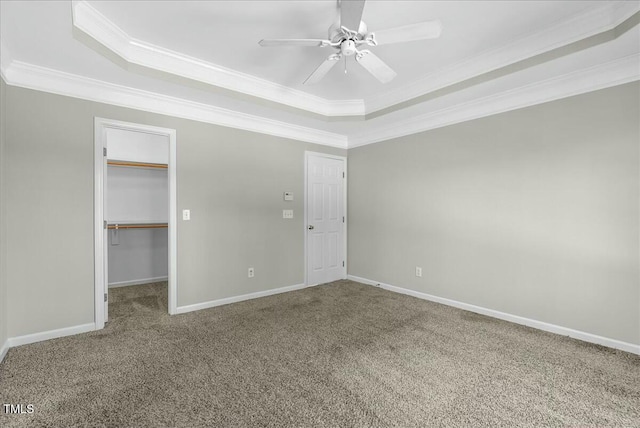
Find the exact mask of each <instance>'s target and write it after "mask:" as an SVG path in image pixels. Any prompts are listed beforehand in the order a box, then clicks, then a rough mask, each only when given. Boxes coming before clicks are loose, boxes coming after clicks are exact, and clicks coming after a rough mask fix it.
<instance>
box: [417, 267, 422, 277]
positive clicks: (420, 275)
mask: <svg viewBox="0 0 640 428" xmlns="http://www.w3.org/2000/svg"><path fill="white" fill-rule="evenodd" d="M416 276H417V277H422V268H421V267H418V266H416Z"/></svg>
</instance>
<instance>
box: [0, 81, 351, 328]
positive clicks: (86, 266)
mask: <svg viewBox="0 0 640 428" xmlns="http://www.w3.org/2000/svg"><path fill="white" fill-rule="evenodd" d="M7 104H8V105H9V106H10V109H9V110H7V112H6V113H7V123H8V124H9V126H8V128H7V130H6V131H7V135H6V143H7V147H6V155H7V160H8V161H7V164H6V166H7V179H8V181H9V182H10V183H11V185H10V186H9V187H8V188H7V197H6V205H7V221H8V223H7V224H8V230H7V242H8V246H9V248H10V251H9V252H8V258H7V261H8V263H7V271H6V275H7V284H8V300H9V301H10V302H11V306H10V307H9V310H8V316H9V320H8V321H9V323H8V325H9V336H11V337H14V336H20V335H25V334H30V333H35V332H40V331H47V330H53V329H58V328H63V327H69V326H75V325H80V324H84V323H90V322H93V294H94V285H93V119H94V116H100V117H105V118H110V119H116V120H123V121H128V122H135V123H143V124H149V125H155V126H162V127H167V128H173V129H176V130H177V150H178V154H177V156H178V158H177V182H178V190H177V191H178V209H179V210H182V209H185V208H189V209H191V218H192V220H191V221H189V222H182V221H181V220H179V224H178V305H179V306H184V305H189V304H193V303H199V302H205V301H209V300H215V299H220V298H224V297H230V296H235V295H239V294H245V293H250V292H255V291H262V290H268V289H272V288H276V287H283V286H288V285H293V284H299V283H302V282H303V281H304V279H303V277H304V275H303V272H304V266H303V250H304V248H303V239H304V236H303V233H304V231H303V219H302V213H303V199H302V195H303V193H302V192H303V182H304V177H303V174H304V164H303V161H304V151H305V150H313V151H320V152H328V153H334V154H340V155H344V154H345V151H344V150H339V149H330V148H327V147H323V146H318V145H314V144H306V143H301V142H298V141H292V140H287V139H283V138H278V137H272V136H266V135H261V134H255V133H251V132H246V131H242V130H237V129H231V128H224V127H220V126H215V125H210V124H205V123H199V122H194V121H189V120H183V119H177V118H172V117H167V116H161V115H156V114H151V113H146V112H141V111H136V110H131V109H125V108H120V107H115V106H109V105H105V104H99V103H94V102H90V101H84V100H78V99H73V98H69V97H63V96H58V95H52V94H47V93H43V92H38V91H32V90H26V89H21V88H16V87H11V86H9V87H8V88H7ZM286 190H290V191H293V192H295V195H296V200H295V201H294V203H293V204H291V203H287V204H285V203H284V202H283V201H282V192H284V191H286ZM4 204H5V201H4V200H3V205H4ZM283 208H293V209H294V210H295V218H294V219H293V220H283V219H282V209H283ZM249 266H253V267H255V272H256V276H255V278H252V279H249V278H247V268H248V267H249Z"/></svg>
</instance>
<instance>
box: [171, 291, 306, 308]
mask: <svg viewBox="0 0 640 428" xmlns="http://www.w3.org/2000/svg"><path fill="white" fill-rule="evenodd" d="M307 287H310V286H307V285H305V284H296V285H290V286H288V287H280V288H274V289H271V290H265V291H258V292H255V293H249V294H243V295H241V296H233V297H226V298H224V299H218V300H210V301H208V302H202V303H195V304H193V305H187V306H178V308H177V311H176V313H177V314H184V313H187V312H192V311H199V310H201V309H207V308H213V307H215V306H222V305H228V304H230V303H236V302H242V301H243V300H251V299H257V298H258V297H266V296H272V295H274V294H280V293H286V292H288V291H295V290H301V289H303V288H307Z"/></svg>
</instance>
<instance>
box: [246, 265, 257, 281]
mask: <svg viewBox="0 0 640 428" xmlns="http://www.w3.org/2000/svg"><path fill="white" fill-rule="evenodd" d="M255 275H256V273H255V271H254V270H253V268H252V267H250V268H249V269H248V270H247V276H248V277H249V278H253V277H254V276H255Z"/></svg>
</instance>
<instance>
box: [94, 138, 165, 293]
mask: <svg viewBox="0 0 640 428" xmlns="http://www.w3.org/2000/svg"><path fill="white" fill-rule="evenodd" d="M168 154H169V141H168V138H167V137H166V136H162V135H157V134H150V133H144V132H136V131H131V130H120V129H108V130H107V168H106V169H107V177H106V192H105V193H106V195H105V196H106V201H105V202H106V219H107V224H108V233H107V254H108V256H107V257H108V259H107V265H108V270H107V274H108V284H109V287H118V286H126V285H136V284H145V283H149V282H156V281H166V280H167V276H168V229H167V223H168V217H169V196H168V195H169V182H168V169H167V165H168Z"/></svg>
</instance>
